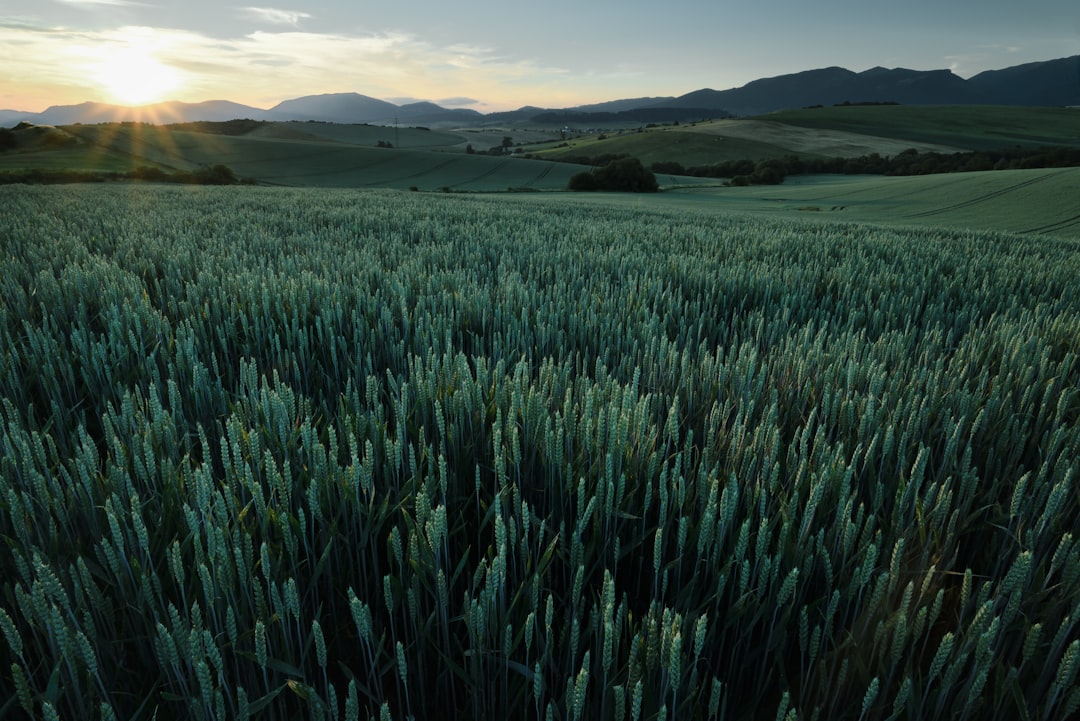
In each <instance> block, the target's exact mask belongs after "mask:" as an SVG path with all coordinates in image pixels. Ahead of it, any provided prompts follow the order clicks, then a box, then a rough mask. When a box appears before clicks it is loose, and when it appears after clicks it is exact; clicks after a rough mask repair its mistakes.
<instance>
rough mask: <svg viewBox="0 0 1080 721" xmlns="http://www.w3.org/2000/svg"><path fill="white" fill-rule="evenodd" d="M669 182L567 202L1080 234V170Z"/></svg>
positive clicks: (844, 220)
mask: <svg viewBox="0 0 1080 721" xmlns="http://www.w3.org/2000/svg"><path fill="white" fill-rule="evenodd" d="M674 180H678V179H674ZM664 187H665V190H666V191H667V192H664V193H661V194H660V195H658V196H653V197H647V198H646V197H639V196H621V195H614V194H607V195H603V196H600V197H581V196H576V195H574V196H567V197H566V198H565V201H564V202H572V203H586V204H588V203H595V202H600V203H605V204H613V205H619V206H631V207H642V208H644V207H651V208H655V209H657V210H660V209H663V208H668V209H676V208H681V209H685V210H687V211H690V212H709V213H715V214H717V215H718V216H722V215H724V214H727V213H753V214H757V215H762V216H768V217H770V218H790V219H795V218H802V219H809V218H810V217H817V218H820V219H822V220H825V221H830V222H837V221H842V222H858V223H874V224H885V225H894V226H898V225H899V226H920V227H924V228H925V227H939V228H954V229H972V230H984V231H989V230H1004V231H1012V232H1032V233H1044V234H1050V235H1056V236H1061V237H1068V238H1078V237H1080V207H1078V206H1077V204H1076V198H1077V197H1080V168H1054V169H1040V170H1005V171H993V172H984V173H952V174H946V175H927V176H907V177H881V176H832V175H825V176H812V177H805V178H789V179H788V180H787V182H785V183H784V184H783V185H778V186H751V187H746V188H731V187H720V186H717V185H715V184H713V185H709V184H706V183H701V184H697V185H693V184H685V185H670V186H669V185H665V186H664Z"/></svg>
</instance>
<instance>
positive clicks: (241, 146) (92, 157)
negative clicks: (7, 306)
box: [0, 123, 585, 191]
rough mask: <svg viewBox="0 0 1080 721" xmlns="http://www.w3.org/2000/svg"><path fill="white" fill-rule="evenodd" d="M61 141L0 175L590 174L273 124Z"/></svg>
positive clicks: (421, 179)
mask: <svg viewBox="0 0 1080 721" xmlns="http://www.w3.org/2000/svg"><path fill="white" fill-rule="evenodd" d="M62 132H64V133H66V134H68V135H69V136H71V137H73V138H76V139H77V140H78V141H79V142H78V143H77V144H72V145H64V146H61V147H56V148H45V149H41V148H36V147H35V148H34V149H33V151H32V152H8V153H0V172H4V171H18V170H26V169H29V168H47V169H56V170H59V169H74V170H83V171H127V170H133V169H135V168H137V167H140V166H150V167H156V168H161V169H164V170H166V171H170V172H173V171H178V170H179V171H193V170H197V169H199V168H201V167H205V166H209V165H214V164H218V163H221V164H225V165H227V166H229V168H231V169H232V170H233V171H234V173H235V174H236V175H237V176H239V177H243V178H249V179H252V180H255V181H257V182H259V183H262V184H266V185H285V186H294V187H330V188H333V187H352V188H358V187H372V188H375V187H377V188H397V189H399V190H404V189H408V188H411V187H416V188H418V189H420V190H441V189H444V188H445V189H450V190H469V191H478V190H483V191H505V190H507V189H515V190H561V189H564V188H565V187H566V185H567V182H568V181H569V179H570V177H571V176H573V175H574V174H576V173H579V172H581V171H582V170H584V169H585V167H584V166H579V165H573V164H567V163H555V162H553V161H547V160H543V161H541V160H526V159H524V158H506V157H494V156H488V155H466V154H465V153H464V152H463V151H455V152H445V148H446V147H449V146H450V145H451V144H453V143H457V142H459V141H460V140H461V138H460V137H459V136H457V135H453V134H448V133H438V132H435V131H425V130H418V129H415V128H410V129H401V130H400V131H399V133H398V134H397V135H395V132H394V128H377V127H373V126H351V125H331V124H322V123H275V124H272V125H269V126H266V127H263V128H260V129H257V130H255V131H254V132H252V133H249V134H246V135H241V136H229V135H211V134H208V133H201V132H191V131H186V130H177V129H173V128H170V127H168V126H150V125H132V124H127V125H122V124H115V123H113V124H102V125H86V126H68V127H66V128H64V129H63V130H62ZM380 140H381V141H383V142H389V143H393V142H395V140H397V142H399V143H400V146H401V147H395V148H393V149H389V148H380V147H375V146H376V144H377V143H378V142H379V141H380ZM369 141H370V142H369ZM440 148H442V149H443V150H440Z"/></svg>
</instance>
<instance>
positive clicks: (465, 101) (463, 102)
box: [436, 97, 481, 108]
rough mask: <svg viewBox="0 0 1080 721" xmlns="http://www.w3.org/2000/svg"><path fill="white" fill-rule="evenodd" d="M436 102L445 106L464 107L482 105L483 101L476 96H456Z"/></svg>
mask: <svg viewBox="0 0 1080 721" xmlns="http://www.w3.org/2000/svg"><path fill="white" fill-rule="evenodd" d="M436 104H437V105H441V106H443V107H444V108H464V107H467V106H469V105H480V104H481V103H480V101H479V100H476V99H475V98H465V97H456V98H443V99H442V100H439V101H437V103H436Z"/></svg>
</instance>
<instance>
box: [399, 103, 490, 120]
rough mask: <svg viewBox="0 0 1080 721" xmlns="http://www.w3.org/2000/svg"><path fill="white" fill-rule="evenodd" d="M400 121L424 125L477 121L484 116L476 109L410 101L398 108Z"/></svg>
mask: <svg viewBox="0 0 1080 721" xmlns="http://www.w3.org/2000/svg"><path fill="white" fill-rule="evenodd" d="M395 117H396V118H397V121H398V122H402V123H409V124H411V125H424V124H425V123H432V124H435V123H448V122H459V123H462V124H468V123H475V122H477V121H479V120H481V119H482V118H483V117H484V116H483V114H482V113H478V112H476V111H475V110H469V109H468V108H444V107H442V106H441V105H436V104H435V103H426V102H421V103H408V104H406V105H402V106H401V107H399V108H398V112H397V115H396V116H395Z"/></svg>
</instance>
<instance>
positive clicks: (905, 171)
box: [577, 147, 1080, 185]
mask: <svg viewBox="0 0 1080 721" xmlns="http://www.w3.org/2000/svg"><path fill="white" fill-rule="evenodd" d="M577 162H581V161H580V159H579V160H578V161H577ZM1077 166H1080V148H1068V147H1042V148H1019V147H1017V148H1009V149H1001V150H980V151H972V152H958V153H939V152H934V151H929V152H920V151H918V150H916V149H914V148H911V149H908V150H905V151H903V152H902V153H898V154H897V155H894V156H883V155H880V154H879V153H870V154H869V155H861V156H858V157H855V158H805V157H798V156H795V155H785V156H783V157H781V158H772V159H769V160H759V161H754V160H746V159H744V160H729V161H724V162H720V163H712V164H709V165H695V166H690V167H686V166H684V165H682V164H681V163H677V162H671V161H663V162H657V163H653V164H652V165H651V166H650V167H651V169H652V171H653V172H655V173H666V174H669V175H689V176H695V177H701V178H731V179H732V184H733V185H751V184H754V185H768V184H778V183H782V182H783V181H784V178H785V177H787V176H789V175H824V174H837V175H933V174H939V173H962V172H971V171H981V170H1022V169H1032V168H1067V167H1077Z"/></svg>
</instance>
